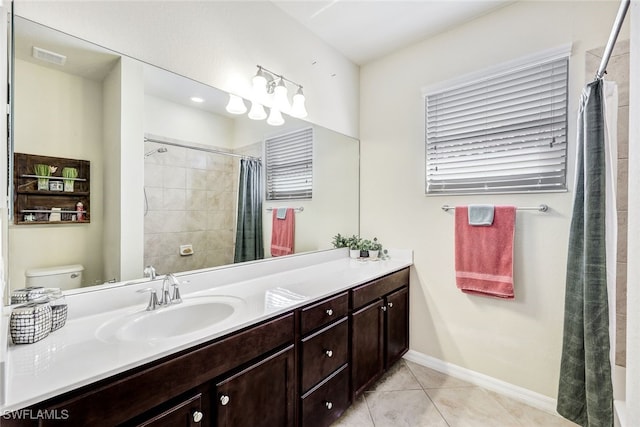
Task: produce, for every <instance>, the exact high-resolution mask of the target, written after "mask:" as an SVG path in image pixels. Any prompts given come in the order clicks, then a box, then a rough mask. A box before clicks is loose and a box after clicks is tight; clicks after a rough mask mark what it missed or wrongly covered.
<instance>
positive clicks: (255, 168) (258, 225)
mask: <svg viewBox="0 0 640 427" xmlns="http://www.w3.org/2000/svg"><path fill="white" fill-rule="evenodd" d="M262 258H264V243H263V240H262V164H261V162H260V161H259V160H248V159H241V160H240V183H239V188H238V223H237V226H236V248H235V255H234V262H243V261H253V260H256V259H262Z"/></svg>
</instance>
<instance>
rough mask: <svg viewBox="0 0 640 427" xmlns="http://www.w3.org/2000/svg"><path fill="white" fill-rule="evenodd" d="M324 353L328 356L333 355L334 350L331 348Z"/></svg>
mask: <svg viewBox="0 0 640 427" xmlns="http://www.w3.org/2000/svg"><path fill="white" fill-rule="evenodd" d="M324 354H326V355H327V357H333V351H331V350H325V351H324Z"/></svg>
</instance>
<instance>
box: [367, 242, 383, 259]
mask: <svg viewBox="0 0 640 427" xmlns="http://www.w3.org/2000/svg"><path fill="white" fill-rule="evenodd" d="M381 250H382V244H381V243H380V242H378V238H377V237H374V238H373V241H372V242H371V245H370V247H369V258H371V259H378V255H379V254H380V251H381Z"/></svg>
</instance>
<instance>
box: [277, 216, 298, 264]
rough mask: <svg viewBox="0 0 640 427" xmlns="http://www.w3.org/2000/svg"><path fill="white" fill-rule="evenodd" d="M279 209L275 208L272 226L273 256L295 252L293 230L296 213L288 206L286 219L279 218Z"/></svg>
mask: <svg viewBox="0 0 640 427" xmlns="http://www.w3.org/2000/svg"><path fill="white" fill-rule="evenodd" d="M277 215H278V209H276V208H274V209H273V219H272V222H271V224H272V226H271V256H281V255H290V254H292V253H293V239H294V236H293V232H294V230H295V213H294V211H293V208H287V213H286V215H285V218H284V219H278V218H277Z"/></svg>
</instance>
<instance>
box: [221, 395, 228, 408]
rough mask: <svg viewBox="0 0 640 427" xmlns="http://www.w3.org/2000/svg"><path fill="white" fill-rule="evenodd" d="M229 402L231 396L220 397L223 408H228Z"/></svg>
mask: <svg viewBox="0 0 640 427" xmlns="http://www.w3.org/2000/svg"><path fill="white" fill-rule="evenodd" d="M229 400H230V399H229V396H227V395H226V394H223V395H222V396H220V403H222V406H226V405H227V403H229Z"/></svg>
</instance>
